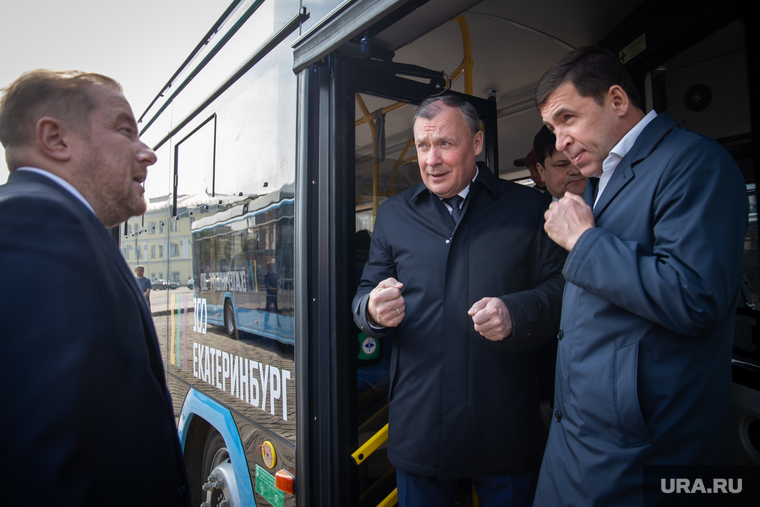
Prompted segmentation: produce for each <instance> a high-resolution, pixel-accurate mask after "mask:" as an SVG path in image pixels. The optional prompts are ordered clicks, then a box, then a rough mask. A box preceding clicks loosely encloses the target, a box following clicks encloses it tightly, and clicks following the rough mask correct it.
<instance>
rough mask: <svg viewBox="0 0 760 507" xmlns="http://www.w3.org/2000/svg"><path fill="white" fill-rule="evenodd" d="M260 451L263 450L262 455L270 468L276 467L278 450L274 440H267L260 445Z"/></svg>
mask: <svg viewBox="0 0 760 507" xmlns="http://www.w3.org/2000/svg"><path fill="white" fill-rule="evenodd" d="M259 452H261V457H262V458H263V459H264V464H265V465H266V466H267V467H268V468H274V466H275V465H276V464H277V452H275V450H274V445H272V442H270V441H269V440H267V441H266V442H264V443H263V444H261V445H260V446H259Z"/></svg>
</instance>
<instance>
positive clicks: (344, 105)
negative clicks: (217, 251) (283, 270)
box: [298, 56, 498, 507]
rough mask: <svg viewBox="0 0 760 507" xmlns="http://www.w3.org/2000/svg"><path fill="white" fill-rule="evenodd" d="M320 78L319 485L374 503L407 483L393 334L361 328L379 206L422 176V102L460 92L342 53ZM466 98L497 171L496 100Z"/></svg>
mask: <svg viewBox="0 0 760 507" xmlns="http://www.w3.org/2000/svg"><path fill="white" fill-rule="evenodd" d="M452 70H454V69H452ZM309 77H310V80H311V84H310V87H309V88H310V95H309V110H308V111H309V115H310V120H309V128H310V132H309V141H310V150H309V152H310V153H309V160H310V164H309V165H308V169H307V171H306V172H307V174H308V177H307V182H308V184H307V185H306V186H307V188H308V189H307V192H309V193H310V195H309V197H308V198H307V199H306V201H307V202H308V207H309V210H310V212H309V213H308V215H309V227H308V230H309V232H310V238H309V240H308V244H309V252H310V254H309V256H310V257H311V261H310V271H309V272H310V276H309V282H310V288H309V291H308V294H309V303H310V305H311V308H310V312H309V314H310V319H309V320H310V331H309V334H310V336H311V340H310V349H311V353H310V354H311V356H312V357H313V358H318V359H316V360H314V361H313V362H312V371H311V374H310V385H309V397H310V399H311V400H313V402H314V405H313V406H312V410H313V413H312V414H311V416H312V417H311V418H310V423H311V428H310V431H311V435H310V438H311V439H312V440H314V439H317V440H318V439H323V438H325V437H326V435H329V437H328V438H331V439H333V442H332V444H331V445H330V448H331V449H334V450H336V451H337V453H326V452H324V451H322V452H320V453H319V454H317V455H314V456H312V458H311V462H310V463H311V466H310V473H311V475H312V477H311V481H312V492H313V493H314V494H316V495H318V496H319V500H318V501H315V504H319V505H362V506H365V505H366V506H368V507H369V506H375V505H378V504H380V503H381V502H382V501H383V500H384V499H386V498H387V497H388V496H389V495H392V494H393V491H394V489H395V469H394V468H393V467H392V466H391V465H390V463H389V462H388V460H387V458H386V454H385V445H384V442H385V439H386V438H387V413H388V412H387V411H388V399H387V398H388V387H389V370H390V354H391V342H392V338H391V337H390V336H389V337H387V338H384V339H381V340H375V339H372V338H370V337H368V336H367V335H366V334H364V333H361V332H360V330H359V329H358V328H357V327H356V326H355V325H354V324H353V320H352V316H351V311H350V306H351V301H352V299H353V296H354V294H355V292H356V288H357V286H358V283H359V281H360V278H361V272H362V268H363V266H364V262H366V260H367V256H368V249H369V241H370V238H371V235H372V231H373V229H374V222H375V218H376V216H377V212H378V209H379V207H380V206H381V205H382V203H383V202H384V201H385V200H387V199H389V198H391V197H393V196H394V195H396V194H398V193H400V192H403V191H404V190H406V189H408V188H410V187H412V186H414V185H417V184H418V183H420V182H421V177H420V170H419V167H418V165H417V162H416V150H415V147H414V141H413V135H412V117H413V114H414V111H415V108H416V105H417V104H419V103H420V102H421V101H422V100H424V99H425V98H427V97H430V96H434V95H439V94H442V93H456V92H451V91H450V90H449V89H450V87H451V77H450V76H449V75H447V74H445V73H444V72H440V71H432V70H429V69H425V68H423V67H419V66H415V65H406V64H395V63H393V62H392V61H380V60H373V59H369V58H367V59H365V58H361V57H360V58H353V57H350V56H331V57H330V58H328V59H327V61H326V62H325V65H313V66H312V68H311V69H310V72H309ZM460 95H462V96H464V97H465V99H466V100H468V101H469V102H470V103H471V104H473V106H475V108H476V110H477V111H478V113H479V115H480V117H481V119H482V120H483V122H484V133H485V137H484V141H485V149H484V150H483V152H482V153H481V155H480V160H482V161H484V162H486V163H487V164H488V166H489V168H497V167H498V151H497V132H496V104H495V101H493V100H488V99H483V98H478V97H474V96H471V95H464V94H460ZM394 431H403V428H401V429H399V428H395V429H394ZM312 449H314V446H312ZM349 457H350V458H349ZM347 458H349V459H347ZM298 480H299V481H300V480H301V478H300V476H299V477H298Z"/></svg>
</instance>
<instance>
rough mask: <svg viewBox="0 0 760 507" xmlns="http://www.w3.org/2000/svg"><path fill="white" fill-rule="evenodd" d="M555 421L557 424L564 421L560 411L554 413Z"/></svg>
mask: <svg viewBox="0 0 760 507" xmlns="http://www.w3.org/2000/svg"><path fill="white" fill-rule="evenodd" d="M554 420H555V421H557V422H560V421H561V420H562V412H560V411H559V410H557V411H556V412H554Z"/></svg>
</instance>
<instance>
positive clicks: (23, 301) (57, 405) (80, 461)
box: [0, 70, 190, 507]
mask: <svg viewBox="0 0 760 507" xmlns="http://www.w3.org/2000/svg"><path fill="white" fill-rule="evenodd" d="M4 91H5V93H4V95H3V97H2V99H1V100H0V141H1V142H2V144H3V146H5V150H6V152H5V153H6V160H7V163H8V168H9V169H10V170H11V174H10V176H9V178H8V183H7V184H5V185H3V186H2V187H0V279H2V280H3V287H4V290H3V291H2V293H0V308H2V309H3V316H4V319H3V320H4V322H3V325H2V332H1V333H0V356H2V357H3V358H4V360H5V364H4V366H3V367H2V368H0V385H2V390H3V395H2V404H3V416H2V417H0V435H2V436H3V437H2V439H1V440H0V487H1V488H2V489H3V490H5V491H18V492H22V493H21V494H22V496H23V497H24V500H23V502H22V503H23V504H24V505H39V506H46V507H47V506H51V505H56V506H69V505H70V506H102V505H108V506H122V505H123V506H134V505H151V506H153V505H155V506H162V507H163V506H170V505H171V506H173V505H176V506H189V505H190V495H189V490H188V487H187V486H188V484H187V476H186V472H185V467H184V461H183V457H182V450H181V448H180V443H179V439H178V438H177V429H176V426H175V421H174V413H173V410H172V403H171V399H170V397H169V392H168V391H167V389H166V384H165V378H164V369H163V365H162V363H161V355H160V352H159V348H158V341H157V338H156V331H155V329H154V327H153V321H152V319H151V315H150V311H149V310H148V306H147V304H146V301H145V297H143V291H142V290H141V289H140V288H138V285H137V282H136V281H135V278H134V277H133V276H132V274H131V273H130V271H129V268H128V267H127V265H126V263H125V262H124V259H123V258H122V256H121V253H120V252H119V249H118V247H117V245H116V243H115V242H114V241H113V238H112V237H111V236H110V235H109V233H108V231H107V230H106V227H112V226H115V225H117V224H119V223H120V222H122V221H124V220H126V219H127V218H129V217H131V216H133V215H140V214H142V213H143V212H144V211H145V208H146V204H145V200H144V199H143V188H142V183H143V181H144V180H145V177H146V175H147V168H148V166H150V165H152V164H153V163H155V161H156V155H155V153H153V150H151V149H150V148H148V147H147V146H146V145H145V144H143V143H142V142H141V141H140V139H139V138H138V134H137V125H136V123H135V119H134V116H133V114H132V110H131V108H130V106H129V104H128V103H127V101H126V99H125V98H124V95H122V93H121V87H120V86H119V84H118V83H116V82H115V81H114V80H112V79H110V78H108V77H105V76H101V75H98V74H86V73H81V72H74V73H63V72H52V71H43V70H40V71H33V72H30V73H27V74H24V75H23V76H21V77H20V78H19V79H18V80H16V81H15V82H14V83H12V84H11V85H10V86H9V87H8V88H6V89H5V90H4Z"/></svg>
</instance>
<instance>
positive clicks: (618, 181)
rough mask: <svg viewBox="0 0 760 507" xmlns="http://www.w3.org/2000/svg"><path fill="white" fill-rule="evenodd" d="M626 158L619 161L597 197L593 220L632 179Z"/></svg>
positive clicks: (629, 165)
mask: <svg viewBox="0 0 760 507" xmlns="http://www.w3.org/2000/svg"><path fill="white" fill-rule="evenodd" d="M626 159H628V157H624V158H623V160H621V161H620V164H618V166H617V168H616V169H615V172H614V173H612V178H610V181H609V182H608V183H607V186H606V187H604V190H603V191H602V195H601V196H600V197H599V200H598V201H597V203H596V206H594V220H597V219H598V218H599V215H601V214H602V212H603V211H604V210H605V208H607V206H608V205H609V204H610V202H611V201H612V200H613V199H614V198H615V196H616V195H617V194H618V193H619V192H620V191H621V190H622V189H623V187H625V186H626V185H627V184H628V183H630V182H631V180H633V177H634V174H633V169H632V168H631V163H630V159H629V160H627V161H626ZM588 186H591V185H588ZM592 202H593V201H592Z"/></svg>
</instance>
